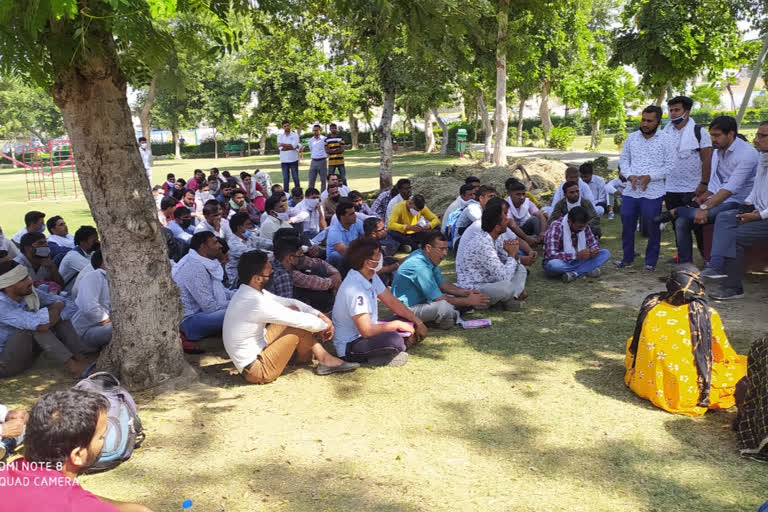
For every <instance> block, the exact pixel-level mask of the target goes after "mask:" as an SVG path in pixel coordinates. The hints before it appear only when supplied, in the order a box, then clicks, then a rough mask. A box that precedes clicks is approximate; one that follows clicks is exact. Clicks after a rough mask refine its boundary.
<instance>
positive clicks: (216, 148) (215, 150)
mask: <svg viewBox="0 0 768 512" xmlns="http://www.w3.org/2000/svg"><path fill="white" fill-rule="evenodd" d="M217 135H218V133H217V132H216V128H214V129H213V159H214V160H218V159H219V138H218V137H217Z"/></svg>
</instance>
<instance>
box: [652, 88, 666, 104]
mask: <svg viewBox="0 0 768 512" xmlns="http://www.w3.org/2000/svg"><path fill="white" fill-rule="evenodd" d="M666 98H667V86H666V85H662V86H661V90H660V91H659V95H658V96H657V97H656V101H655V102H654V105H656V106H657V107H660V106H661V104H662V103H664V100H665V99H666Z"/></svg>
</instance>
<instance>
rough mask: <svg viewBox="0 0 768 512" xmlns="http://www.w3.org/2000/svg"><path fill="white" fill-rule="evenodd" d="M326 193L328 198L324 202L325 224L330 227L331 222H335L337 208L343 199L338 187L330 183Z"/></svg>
mask: <svg viewBox="0 0 768 512" xmlns="http://www.w3.org/2000/svg"><path fill="white" fill-rule="evenodd" d="M325 191H326V192H328V197H326V198H325V199H323V200H322V205H323V211H324V212H325V223H326V224H328V225H330V224H331V221H333V216H334V215H335V214H336V206H338V204H339V200H340V199H341V193H340V192H339V186H338V185H336V184H330V183H329V184H328V188H327V189H326V190H325ZM321 197H322V195H321Z"/></svg>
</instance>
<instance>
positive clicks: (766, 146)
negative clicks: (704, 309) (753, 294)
mask: <svg viewBox="0 0 768 512" xmlns="http://www.w3.org/2000/svg"><path fill="white" fill-rule="evenodd" d="M755 147H756V148H757V149H758V151H759V152H760V161H759V163H758V165H757V175H756V176H755V184H754V185H753V187H752V192H751V193H750V194H749V196H747V198H746V199H745V200H744V204H742V205H740V206H739V208H738V209H737V210H729V211H725V212H722V213H721V214H720V215H718V216H717V220H716V221H715V232H714V234H713V236H712V256H711V257H712V259H711V260H710V268H711V270H712V271H710V272H707V271H705V272H703V273H702V275H703V276H705V277H709V278H710V279H718V278H725V279H724V280H723V282H722V285H721V286H720V288H719V289H718V290H713V291H711V292H710V293H709V296H710V297H712V298H713V299H715V300H729V299H740V298H742V297H744V287H743V285H742V279H743V277H744V271H745V263H744V250H745V248H747V247H752V246H754V245H757V244H761V243H762V244H764V243H765V242H766V241H768V121H763V122H762V123H760V126H759V127H758V128H757V134H756V135H755ZM707 270H710V269H707ZM715 271H719V272H715Z"/></svg>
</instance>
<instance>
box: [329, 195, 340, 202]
mask: <svg viewBox="0 0 768 512" xmlns="http://www.w3.org/2000/svg"><path fill="white" fill-rule="evenodd" d="M339 199H341V196H333V197H331V201H333V202H334V203H338V202H339Z"/></svg>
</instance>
